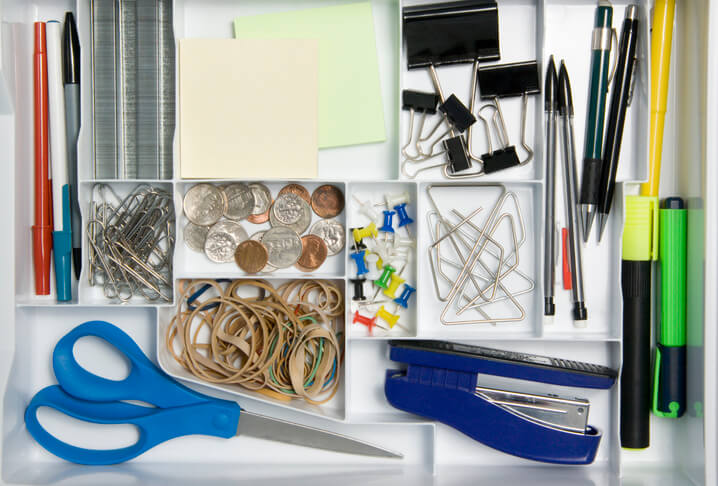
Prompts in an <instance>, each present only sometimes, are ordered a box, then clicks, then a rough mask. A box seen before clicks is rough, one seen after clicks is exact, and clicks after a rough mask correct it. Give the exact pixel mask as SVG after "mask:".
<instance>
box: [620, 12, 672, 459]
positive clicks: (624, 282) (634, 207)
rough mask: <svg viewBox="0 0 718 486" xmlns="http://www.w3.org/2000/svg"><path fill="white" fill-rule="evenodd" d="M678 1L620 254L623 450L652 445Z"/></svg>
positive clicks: (663, 20)
mask: <svg viewBox="0 0 718 486" xmlns="http://www.w3.org/2000/svg"><path fill="white" fill-rule="evenodd" d="M674 10H675V1H674V0H656V4H655V6H654V12H653V32H652V34H651V98H650V109H651V119H650V125H649V130H650V131H651V133H650V140H649V148H648V156H649V166H648V167H649V172H648V182H646V183H644V184H641V195H640V196H626V206H625V208H626V220H625V223H624V227H623V247H622V255H621V259H622V262H621V290H622V294H623V366H622V367H621V434H620V435H621V446H622V447H626V448H631V449H641V448H645V447H648V445H649V436H650V434H649V411H650V407H651V371H650V370H651V265H652V260H656V259H657V257H658V185H659V183H660V181H661V152H662V150H663V127H664V121H665V116H666V103H667V98H668V77H669V73H670V64H671V43H672V42H673V14H674Z"/></svg>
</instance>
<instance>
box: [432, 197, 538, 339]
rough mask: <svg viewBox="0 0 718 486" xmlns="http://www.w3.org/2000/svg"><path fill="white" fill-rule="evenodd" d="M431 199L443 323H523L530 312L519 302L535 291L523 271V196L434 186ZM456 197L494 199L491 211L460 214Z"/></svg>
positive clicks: (434, 271) (435, 270)
mask: <svg viewBox="0 0 718 486" xmlns="http://www.w3.org/2000/svg"><path fill="white" fill-rule="evenodd" d="M457 191H458V192H460V193H461V194H457ZM467 191H468V192H471V198H468V197H467ZM426 194H427V197H428V200H429V202H430V204H431V210H430V211H429V212H428V213H427V224H428V230H429V233H430V234H431V244H430V245H429V246H428V257H429V264H430V267H431V272H432V277H433V280H434V289H435V291H436V297H437V298H438V299H439V300H440V301H441V302H444V303H445V306H444V309H443V310H442V311H441V315H440V320H441V323H442V324H444V325H454V324H481V323H494V324H495V323H500V322H518V321H522V320H524V318H525V317H526V310H525V308H524V305H523V304H522V303H521V299H520V298H519V297H520V296H521V295H525V294H529V293H531V292H532V291H533V289H534V281H533V279H532V278H531V277H530V276H529V275H528V274H527V273H525V272H524V271H523V270H522V268H521V267H522V266H521V258H520V257H521V248H522V247H523V245H524V243H525V242H526V225H525V223H524V218H523V214H522V212H521V206H520V204H519V197H518V195H517V194H516V193H515V192H512V191H508V190H507V189H506V187H505V186H503V185H458V186H457V185H456V184H432V185H429V186H427V187H426ZM457 197H460V198H462V199H461V200H462V201H466V200H486V198H487V197H491V198H492V199H491V201H490V203H491V206H478V207H476V208H474V209H473V210H468V211H459V210H458V209H456V207H455V206H456V204H455V203H454V202H452V198H457ZM451 206H454V207H451ZM489 208H490V209H489ZM524 266H526V265H524ZM468 311H472V312H474V313H475V314H472V313H471V312H468ZM465 313H466V314H465ZM476 314H478V315H476Z"/></svg>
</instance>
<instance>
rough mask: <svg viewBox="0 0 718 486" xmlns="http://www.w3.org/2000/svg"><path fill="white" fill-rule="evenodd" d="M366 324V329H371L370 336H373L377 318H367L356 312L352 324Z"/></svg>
mask: <svg viewBox="0 0 718 486" xmlns="http://www.w3.org/2000/svg"><path fill="white" fill-rule="evenodd" d="M357 322H358V323H360V324H364V325H365V326H366V327H368V328H369V334H371V332H372V330H373V329H374V326H376V316H374V317H367V316H363V315H361V314H359V311H358V310H357V311H354V319H353V320H352V323H354V324H356V323H357Z"/></svg>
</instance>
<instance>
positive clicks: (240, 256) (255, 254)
mask: <svg viewBox="0 0 718 486" xmlns="http://www.w3.org/2000/svg"><path fill="white" fill-rule="evenodd" d="M268 259H269V253H268V252H267V248H266V247H265V246H264V245H263V244H262V243H260V242H259V241H254V240H246V241H243V242H242V243H240V244H239V246H237V250H236V251H235V252H234V261H235V262H237V266H238V267H239V268H241V269H242V270H244V271H245V272H247V273H257V272H259V271H261V270H262V269H263V268H264V266H265V265H266V264H267V260H268Z"/></svg>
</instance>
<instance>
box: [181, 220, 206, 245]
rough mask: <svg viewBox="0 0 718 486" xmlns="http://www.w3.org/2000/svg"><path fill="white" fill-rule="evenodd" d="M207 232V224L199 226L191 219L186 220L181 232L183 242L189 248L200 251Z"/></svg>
mask: <svg viewBox="0 0 718 486" xmlns="http://www.w3.org/2000/svg"><path fill="white" fill-rule="evenodd" d="M208 232H209V227H208V226H199V225H197V224H194V223H193V222H192V221H188V222H187V224H186V225H185V227H184V230H183V231H182V234H183V235H184V242H185V244H186V245H187V246H188V247H189V249H190V250H194V251H198V252H200V253H201V252H203V251H204V241H205V240H206V239H207V233H208Z"/></svg>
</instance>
